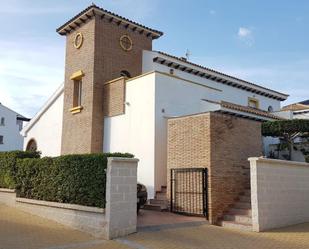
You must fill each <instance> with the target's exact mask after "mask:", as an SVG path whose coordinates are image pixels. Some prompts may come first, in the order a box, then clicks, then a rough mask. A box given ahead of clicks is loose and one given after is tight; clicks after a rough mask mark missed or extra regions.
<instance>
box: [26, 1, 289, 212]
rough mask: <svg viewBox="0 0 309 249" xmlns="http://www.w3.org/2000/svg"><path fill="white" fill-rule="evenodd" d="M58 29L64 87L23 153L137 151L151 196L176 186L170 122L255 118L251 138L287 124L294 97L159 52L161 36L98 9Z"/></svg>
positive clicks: (33, 126)
mask: <svg viewBox="0 0 309 249" xmlns="http://www.w3.org/2000/svg"><path fill="white" fill-rule="evenodd" d="M57 32H58V33H59V34H60V35H62V36H65V37H66V60H65V61H66V63H65V80H64V84H63V85H61V86H60V87H59V88H58V89H57V91H56V92H55V93H54V94H53V95H52V96H51V97H50V99H49V100H48V101H47V103H46V104H45V105H44V106H43V107H42V109H41V110H40V111H39V112H38V113H37V115H36V116H34V117H33V119H32V120H31V121H30V122H29V124H28V125H27V126H26V127H25V128H24V129H23V130H22V134H23V136H24V138H25V143H24V149H27V148H30V147H36V148H37V149H38V150H39V151H41V152H42V155H43V156H57V155H60V154H74V153H92V152H102V151H104V152H112V151H113V152H116V151H119V152H130V153H133V154H134V155H135V156H136V157H137V158H139V159H140V161H139V166H138V180H139V181H140V182H141V183H143V184H145V185H146V186H147V189H148V194H149V198H154V197H155V195H156V192H158V191H161V190H162V187H163V189H164V186H167V185H169V180H168V174H169V173H168V167H167V158H168V133H169V132H170V131H169V130H168V122H169V119H173V118H175V119H177V118H179V117H186V116H194V117H195V115H200V114H205V115H206V116H207V115H210V114H209V113H215V114H216V115H215V116H213V115H212V114H211V116H212V117H211V119H213V120H216V116H218V117H219V116H220V115H221V116H220V117H227V119H228V120H229V121H227V122H230V126H233V122H234V121H233V120H234V119H236V120H238V119H241V120H242V119H244V120H246V121H247V120H249V121H248V122H247V123H248V125H243V126H242V129H246V131H245V132H244V134H247V135H248V134H250V129H255V128H256V127H259V125H256V123H259V122H260V121H263V120H276V119H281V118H280V117H278V116H276V115H274V113H275V112H279V111H280V103H281V101H284V100H286V99H287V97H288V95H287V94H283V93H280V92H278V91H275V90H272V89H268V88H265V87H263V86H261V85H257V84H254V83H251V82H248V81H245V80H242V79H239V78H236V77H233V76H230V75H227V74H224V73H222V72H218V71H215V70H213V69H210V68H207V67H204V66H201V65H197V64H195V63H192V62H190V61H188V60H187V59H185V58H182V57H176V56H173V55H169V54H167V53H164V52H160V51H153V50H152V42H153V41H154V40H155V39H158V38H160V36H162V35H163V33H162V32H161V31H158V30H155V29H152V28H149V27H145V26H144V25H141V24H138V23H136V22H133V21H131V20H129V19H127V18H125V17H121V16H119V15H117V14H114V13H111V12H109V11H107V10H105V9H102V8H100V7H98V6H96V5H91V6H89V7H88V8H86V9H85V10H83V11H82V12H80V13H79V14H77V15H76V16H74V17H73V18H72V19H70V20H69V21H67V22H66V23H65V24H63V25H62V26H61V27H60V28H58V29H57ZM230 117H233V118H232V119H230ZM219 119H220V118H219ZM224 120H225V119H224ZM224 122H225V121H224ZM235 122H236V121H235ZM237 122H238V121H237ZM237 122H236V123H237ZM239 123H242V122H240V121H239ZM242 124H243V123H242ZM227 126H229V125H228V124H227ZM224 127H226V125H225V126H224ZM191 128H192V129H193V130H194V129H197V127H195V126H192V127H191ZM191 128H190V129H191ZM230 128H231V127H230ZM192 129H191V130H192ZM179 132H182V131H181V130H179ZM238 134H241V132H238ZM247 135H246V136H247ZM256 138H257V139H259V137H258V136H256ZM243 139H246V138H243ZM250 141H251V142H250V144H249V143H248V144H247V147H248V146H249V147H250V145H251V143H255V140H254V139H251V140H250ZM169 144H170V146H172V145H171V142H169ZM260 145H261V143H260V141H258V142H257V145H255V144H253V146H252V148H260ZM197 146H198V145H197ZM170 151H171V150H170ZM260 151H261V150H260V149H258V152H257V153H258V154H259V153H260ZM248 154H250V155H251V154H252V153H251V152H250V153H248ZM246 155H247V154H246ZM251 156H256V155H251ZM246 163H247V161H246ZM169 167H170V166H169ZM217 216H218V215H216V217H217Z"/></svg>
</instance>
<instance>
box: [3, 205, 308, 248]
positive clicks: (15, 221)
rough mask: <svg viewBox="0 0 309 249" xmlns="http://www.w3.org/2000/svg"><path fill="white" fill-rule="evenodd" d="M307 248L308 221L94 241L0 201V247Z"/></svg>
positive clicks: (180, 230)
mask: <svg viewBox="0 0 309 249" xmlns="http://www.w3.org/2000/svg"><path fill="white" fill-rule="evenodd" d="M114 248H115V249H116V248H117V249H176V248H177V249H178V248H181V249H198V248H205V249H208V248H209V249H277V248H278V249H308V248H309V223H306V224H300V225H297V226H292V227H288V228H284V229H278V230H273V231H270V232H266V233H254V232H242V231H237V230H229V229H226V228H222V227H216V226H210V225H207V224H200V225H192V226H191V225H190V226H184V225H182V226H175V227H173V228H170V227H164V226H163V227H162V228H161V229H158V230H156V231H146V232H145V231H143V232H138V233H136V234H133V235H130V236H127V237H124V238H120V239H117V240H115V241H105V240H98V239H96V238H93V237H91V236H89V235H87V234H84V233H81V232H79V231H75V230H72V229H69V228H67V227H64V226H62V225H59V224H57V223H54V222H52V221H48V220H45V219H42V218H39V217H36V216H33V215H29V214H27V213H24V212H21V211H19V210H17V209H14V208H10V207H7V206H4V205H1V204H0V249H114Z"/></svg>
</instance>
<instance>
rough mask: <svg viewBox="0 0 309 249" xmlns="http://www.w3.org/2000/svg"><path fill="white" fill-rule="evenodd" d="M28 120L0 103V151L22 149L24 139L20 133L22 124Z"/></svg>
mask: <svg viewBox="0 0 309 249" xmlns="http://www.w3.org/2000/svg"><path fill="white" fill-rule="evenodd" d="M29 120H30V119H28V118H25V117H24V116H22V115H20V114H18V113H17V112H15V111H13V110H11V109H9V108H8V107H6V106H4V105H3V104H1V103H0V151H12V150H22V149H23V142H24V138H23V136H22V135H20V131H21V130H22V127H23V122H24V121H26V122H28V121H29Z"/></svg>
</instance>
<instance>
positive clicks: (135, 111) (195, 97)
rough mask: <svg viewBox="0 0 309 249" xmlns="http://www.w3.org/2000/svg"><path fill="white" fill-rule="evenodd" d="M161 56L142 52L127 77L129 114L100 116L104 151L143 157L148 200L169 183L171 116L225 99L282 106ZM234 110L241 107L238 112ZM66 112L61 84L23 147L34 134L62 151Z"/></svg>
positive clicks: (141, 177)
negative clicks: (136, 71) (138, 67)
mask: <svg viewBox="0 0 309 249" xmlns="http://www.w3.org/2000/svg"><path fill="white" fill-rule="evenodd" d="M159 55H160V56H161V57H162V56H163V57H164V55H162V54H160V53H158V52H152V51H144V53H143V74H142V75H140V76H137V77H135V78H132V79H128V80H126V89H125V113H124V114H123V115H118V116H114V117H106V118H105V119H104V121H103V120H102V125H103V122H104V143H103V151H104V152H128V153H132V154H134V155H135V157H136V158H138V159H140V162H139V167H138V181H139V182H141V183H142V184H144V185H146V187H147V189H148V195H149V198H153V197H154V194H155V191H159V190H160V189H161V186H165V185H166V184H167V182H166V174H167V172H166V171H167V168H166V160H167V125H166V122H167V118H169V117H175V116H183V115H189V114H195V113H201V112H208V111H216V110H219V109H220V102H221V101H226V102H230V103H234V104H237V105H241V106H248V100H249V98H254V99H257V100H258V102H259V107H260V109H261V110H264V111H267V110H268V108H269V106H271V107H272V109H273V110H274V111H279V110H280V100H278V99H275V98H270V97H266V96H262V95H261V94H260V95H259V94H257V93H252V92H250V91H246V90H242V89H241V88H237V87H233V86H230V85H226V84H222V83H220V82H217V81H214V80H211V79H207V78H203V77H200V76H197V75H194V74H190V73H188V72H184V71H182V70H177V69H175V70H173V72H172V74H171V71H170V68H169V67H168V66H166V65H163V64H160V63H155V62H154V58H155V57H156V56H159ZM169 59H171V58H169ZM171 60H174V61H175V62H176V61H177V63H182V64H184V65H186V64H188V63H187V62H185V61H179V60H177V59H171ZM190 66H191V67H193V68H198V67H196V66H193V65H190ZM199 69H200V70H203V69H201V68H199ZM224 77H229V76H224ZM230 80H232V81H236V80H237V79H235V78H231V79H230ZM238 81H239V80H238ZM238 83H239V82H238ZM239 84H240V83H239ZM244 84H246V83H244ZM250 87H253V88H254V87H255V88H256V91H264V92H266V94H268V93H269V94H273V96H277V97H278V98H284V97H285V96H286V95H283V94H280V93H277V92H274V91H272V90H269V89H264V88H262V87H259V86H255V85H250ZM211 102H213V103H211ZM216 103H217V104H216ZM234 112H235V113H236V112H237V111H235V110H234ZM62 114H63V86H61V87H60V88H59V89H58V90H57V92H56V93H55V94H54V95H53V96H52V97H51V99H50V100H49V101H48V102H47V103H46V105H45V106H44V107H43V108H42V110H41V111H40V112H39V113H38V114H37V115H36V116H35V117H34V118H33V120H32V121H31V122H30V123H29V125H28V126H27V127H25V128H24V129H23V135H24V136H25V145H24V148H26V146H27V143H28V142H29V141H30V140H31V139H33V138H34V139H35V140H36V142H37V147H38V150H39V151H41V152H42V155H43V156H58V155H60V153H61V136H62ZM248 115H249V114H248ZM251 115H252V117H253V118H257V117H258V115H255V114H251Z"/></svg>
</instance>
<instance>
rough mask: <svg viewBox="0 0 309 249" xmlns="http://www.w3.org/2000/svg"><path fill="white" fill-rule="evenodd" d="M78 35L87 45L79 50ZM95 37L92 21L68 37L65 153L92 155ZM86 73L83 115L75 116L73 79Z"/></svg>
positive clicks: (63, 143) (83, 88)
mask: <svg viewBox="0 0 309 249" xmlns="http://www.w3.org/2000/svg"><path fill="white" fill-rule="evenodd" d="M77 32H81V33H82V34H83V35H84V42H83V46H82V47H81V48H80V49H76V48H75V47H74V46H73V42H74V38H75V35H76V33H77ZM94 38H95V23H94V22H93V21H89V22H88V23H86V24H85V25H83V26H82V27H81V28H79V29H78V31H76V32H73V33H71V34H69V35H68V36H67V38H66V39H67V40H66V61H65V85H64V103H63V108H64V109H63V128H62V145H61V153H62V154H73V153H90V152H91V143H92V141H91V137H92V130H91V129H90V128H89V127H92V123H93V120H92V118H91V116H92V113H93V92H94V86H93V84H92V82H93V67H94ZM78 70H82V71H83V72H84V74H85V76H84V77H83V78H82V96H81V99H82V106H83V110H82V112H80V113H78V114H75V115H72V113H71V112H70V111H69V109H70V108H72V107H73V87H74V84H73V83H74V82H73V80H71V79H70V76H71V75H72V74H73V73H74V72H76V71H78Z"/></svg>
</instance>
